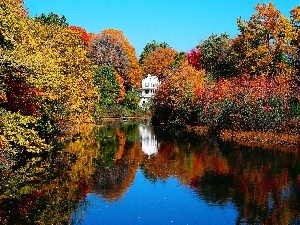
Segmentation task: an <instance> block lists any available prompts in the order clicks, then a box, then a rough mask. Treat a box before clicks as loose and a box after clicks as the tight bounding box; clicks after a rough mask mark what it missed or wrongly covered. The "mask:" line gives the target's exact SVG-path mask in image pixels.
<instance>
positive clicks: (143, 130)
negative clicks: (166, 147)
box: [139, 124, 159, 156]
mask: <svg viewBox="0 0 300 225" xmlns="http://www.w3.org/2000/svg"><path fill="white" fill-rule="evenodd" d="M139 132H140V137H141V140H142V151H143V152H144V153H145V154H146V155H149V156H150V155H155V154H156V153H157V152H158V148H159V143H158V141H157V138H156V135H155V133H154V130H153V128H152V127H151V126H149V125H146V124H140V125H139Z"/></svg>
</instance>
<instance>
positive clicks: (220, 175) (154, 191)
mask: <svg viewBox="0 0 300 225" xmlns="http://www.w3.org/2000/svg"><path fill="white" fill-rule="evenodd" d="M75 134H76V137H77V138H73V139H68V140H65V141H64V142H61V143H59V144H57V148H56V151H55V152H53V153H51V154H50V155H41V156H26V157H25V158H23V159H22V161H20V163H19V164H18V165H16V166H15V167H14V168H11V169H9V170H8V169H5V168H4V169H2V170H1V176H0V224H135V223H136V224H151V223H152V224H154V223H156V224H169V223H170V221H177V222H178V221H181V222H178V223H179V224H232V223H236V224H299V223H300V221H299V218H300V157H299V154H298V151H292V152H287V151H278V150H276V151H275V150H274V151H272V150H263V149H257V148H250V147H241V146H237V145H234V144H232V143H222V142H218V141H215V140H201V139H199V138H197V137H189V136H187V137H186V136H181V137H180V139H179V138H174V139H172V138H168V139H164V138H161V137H160V136H158V135H155V132H153V130H152V128H151V126H150V125H149V124H148V123H140V122H132V123H131V122H128V123H125V124H110V125H108V126H106V127H101V128H94V127H89V126H86V127H81V128H80V130H78V131H76V132H75ZM75 134H74V135H75ZM100 206H101V207H103V208H99V207H100ZM106 207H108V208H112V210H111V211H109V210H106V209H107V208H106ZM104 208H105V211H104ZM99 210H100V211H101V210H102V211H101V214H97V212H99ZM161 212H163V213H161ZM199 212H201V213H199ZM137 213H139V215H137ZM140 214H142V215H143V216H144V217H143V218H146V217H147V215H148V217H147V219H145V221H144V222H141V220H138V221H136V220H133V219H132V218H133V217H134V216H136V217H135V218H138V219H141V218H142V216H141V215H140ZM91 215H93V217H92V216H91ZM103 215H105V218H106V219H109V221H110V222H109V223H108V222H107V223H105V221H108V220H105V218H104V217H103ZM118 215H126V217H124V216H118ZM149 215H156V216H155V218H154V217H153V218H152V217H151V216H149ZM170 215H172V216H170ZM217 215H223V216H222V217H221V218H220V220H218V221H215V220H214V219H213V217H215V216H217ZM127 217H128V218H127ZM139 217H140V218H139ZM158 217H160V218H158ZM99 218H101V220H99ZM125 218H126V220H125ZM166 218H167V220H165V219H166ZM222 218H223V220H224V221H223V220H222ZM100 221H101V222H100Z"/></svg>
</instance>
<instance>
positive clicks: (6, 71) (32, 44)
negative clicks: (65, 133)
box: [0, 0, 97, 123]
mask: <svg viewBox="0 0 300 225" xmlns="http://www.w3.org/2000/svg"><path fill="white" fill-rule="evenodd" d="M7 10H8V11H7ZM23 12H24V9H23V7H22V6H21V4H20V3H19V1H14V0H9V1H5V3H3V4H2V7H0V17H1V18H0V20H1V21H5V23H4V22H3V23H2V24H1V26H0V34H1V35H0V36H1V38H2V46H1V48H0V55H1V58H0V64H1V65H2V67H1V68H2V70H1V83H4V81H5V80H6V78H7V77H8V76H9V77H14V78H16V79H18V80H22V82H24V83H26V85H27V86H28V87H33V88H37V89H39V90H41V94H40V95H39V98H38V101H39V102H40V103H41V110H42V114H47V115H48V116H50V117H52V118H53V119H54V120H55V121H69V122H76V123H80V122H86V121H92V116H91V115H92V112H93V110H94V109H93V107H94V102H95V100H96V99H97V92H96V89H95V88H94V86H93V83H92V78H93V69H92V64H91V62H90V60H89V58H88V57H87V52H86V51H85V49H84V46H83V44H82V40H81V37H80V34H77V33H76V32H74V31H72V30H70V29H69V28H68V27H60V26H57V25H54V24H50V25H42V24H41V23H39V22H36V21H34V20H33V19H29V18H28V17H27V16H25V15H24V13H23ZM7 24H8V25H7ZM12 71H17V72H12ZM2 90H3V91H4V92H5V87H4V88H3V89H2ZM16 91H17V90H16Z"/></svg>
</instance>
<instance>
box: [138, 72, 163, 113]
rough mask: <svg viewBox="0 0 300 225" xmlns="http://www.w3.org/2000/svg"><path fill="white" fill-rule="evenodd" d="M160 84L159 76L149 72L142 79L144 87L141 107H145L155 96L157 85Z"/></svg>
mask: <svg viewBox="0 0 300 225" xmlns="http://www.w3.org/2000/svg"><path fill="white" fill-rule="evenodd" d="M159 85H160V82H159V80H158V77H157V76H151V75H150V74H148V75H147V76H145V77H144V78H143V80H142V89H141V100H140V104H139V105H140V107H145V105H147V103H149V101H150V100H151V98H153V96H154V94H155V92H156V89H157V87H158V86H159Z"/></svg>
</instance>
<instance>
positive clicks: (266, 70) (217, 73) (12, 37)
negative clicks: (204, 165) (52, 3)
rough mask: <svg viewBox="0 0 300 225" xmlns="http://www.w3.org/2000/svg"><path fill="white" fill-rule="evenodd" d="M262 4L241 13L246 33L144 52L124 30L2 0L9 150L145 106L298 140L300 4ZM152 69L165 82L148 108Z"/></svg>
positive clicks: (199, 123) (35, 149) (36, 147)
mask: <svg viewBox="0 0 300 225" xmlns="http://www.w3.org/2000/svg"><path fill="white" fill-rule="evenodd" d="M255 9H256V13H255V14H253V15H252V16H251V17H250V18H249V20H243V19H244V18H243V19H242V18H238V19H237V26H238V29H239V31H240V32H239V35H238V36H236V37H233V38H230V37H229V35H227V34H226V33H222V34H218V35H217V34H212V35H211V36H209V37H208V38H207V39H206V40H203V41H201V42H200V43H199V44H198V45H197V46H195V48H194V49H192V50H190V51H189V52H178V51H176V50H175V49H173V48H172V47H171V46H169V45H168V44H167V43H165V42H163V43H157V42H156V41H151V42H149V43H148V44H147V45H146V46H145V48H144V50H143V52H142V53H141V55H140V56H139V57H137V56H136V53H135V49H134V47H133V46H132V45H131V44H130V42H129V40H128V39H127V38H126V37H125V36H124V34H123V32H122V31H120V30H114V29H107V30H103V31H101V32H100V33H98V34H93V33H87V32H86V31H85V29H84V28H81V27H77V26H70V25H69V24H68V22H67V19H66V18H65V17H64V16H62V17H60V16H58V15H57V14H55V13H50V14H49V15H45V14H42V15H40V16H36V17H34V18H29V16H28V12H27V9H26V8H24V6H23V1H22V0H5V1H3V0H1V3H0V64H1V67H0V113H1V122H0V127H1V130H0V149H1V151H0V157H1V160H2V161H3V162H4V160H5V161H7V162H9V160H10V159H12V158H14V157H15V156H16V155H18V154H20V153H24V152H28V153H40V152H43V151H48V150H49V149H51V141H49V140H50V139H51V137H53V136H57V135H59V134H63V133H64V132H67V131H68V128H69V127H71V126H73V125H74V124H82V123H99V121H101V119H102V118H103V117H120V116H130V115H134V116H141V115H145V114H147V115H151V116H152V123H153V124H154V125H157V126H163V127H164V129H186V128H187V127H198V128H199V130H204V131H205V132H204V133H213V134H218V135H219V134H220V135H223V136H226V134H227V136H228V135H230V132H254V131H255V132H263V133H270V134H278V133H280V134H285V135H287V136H292V137H294V139H293V140H294V142H295V140H296V144H297V141H298V140H299V134H300V133H299V132H300V129H299V128H300V61H299V60H300V59H299V57H300V32H299V29H300V6H299V7H297V8H294V9H291V11H290V18H286V17H285V16H284V15H283V14H281V13H280V11H279V10H278V9H276V8H275V5H273V4H272V3H270V4H262V5H259V4H258V5H256V6H255ZM146 74H152V75H156V76H158V78H159V79H160V81H161V85H160V87H159V88H158V90H157V94H156V95H155V97H154V99H153V101H152V103H151V105H150V106H149V110H142V109H140V108H139V107H138V103H139V93H138V90H139V88H140V85H141V81H142V78H143V75H146ZM225 131H229V133H228V132H227V133H226V134H224V132H225ZM200 133H201V132H200ZM202 133H203V132H202Z"/></svg>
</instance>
